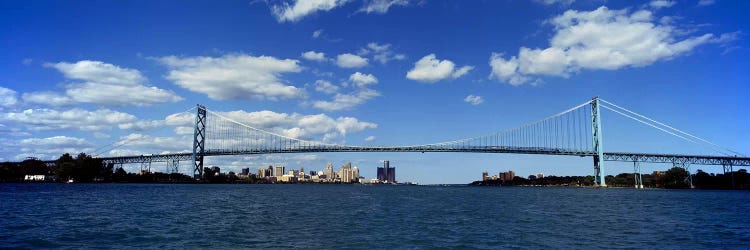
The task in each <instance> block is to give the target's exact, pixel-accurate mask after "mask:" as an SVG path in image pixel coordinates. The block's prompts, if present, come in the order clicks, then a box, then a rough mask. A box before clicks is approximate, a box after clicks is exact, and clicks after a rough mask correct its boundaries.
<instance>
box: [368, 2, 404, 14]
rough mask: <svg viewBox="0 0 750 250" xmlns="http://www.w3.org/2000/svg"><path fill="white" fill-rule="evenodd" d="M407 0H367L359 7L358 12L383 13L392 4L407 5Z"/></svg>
mask: <svg viewBox="0 0 750 250" xmlns="http://www.w3.org/2000/svg"><path fill="white" fill-rule="evenodd" d="M407 5H409V0H369V1H367V2H366V3H365V5H364V6H362V8H361V9H359V11H360V12H365V13H368V14H369V13H377V14H385V13H387V12H388V9H390V8H391V7H393V6H407Z"/></svg>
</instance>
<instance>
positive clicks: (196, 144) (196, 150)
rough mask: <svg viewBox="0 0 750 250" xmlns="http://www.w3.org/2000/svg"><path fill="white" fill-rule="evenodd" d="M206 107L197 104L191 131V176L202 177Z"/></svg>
mask: <svg viewBox="0 0 750 250" xmlns="http://www.w3.org/2000/svg"><path fill="white" fill-rule="evenodd" d="M205 146H206V107H204V106H203V105H200V104H198V112H197V113H196V114H195V130H194V131H193V167H194V169H193V177H194V178H195V179H202V178H203V154H204V153H205V149H206V147H205Z"/></svg>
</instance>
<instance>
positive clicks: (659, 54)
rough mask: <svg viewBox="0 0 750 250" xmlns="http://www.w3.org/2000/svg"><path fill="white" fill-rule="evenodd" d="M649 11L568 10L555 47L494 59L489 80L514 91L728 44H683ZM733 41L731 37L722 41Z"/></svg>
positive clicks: (706, 38)
mask: <svg viewBox="0 0 750 250" xmlns="http://www.w3.org/2000/svg"><path fill="white" fill-rule="evenodd" d="M653 19H654V18H653V16H652V13H651V12H650V11H647V10H640V11H635V12H632V13H631V12H630V11H629V10H609V9H607V7H603V6H602V7H599V8H598V9H596V10H593V11H575V10H569V11H566V12H565V13H564V14H562V15H560V16H557V17H555V18H552V19H551V20H549V23H550V24H552V25H553V26H554V29H555V31H556V33H555V35H554V36H553V37H552V39H551V40H550V47H549V48H545V49H530V48H526V47H521V48H520V49H519V53H518V56H511V57H510V58H507V59H506V58H505V57H504V56H503V55H502V54H499V53H493V54H492V55H491V56H490V61H489V64H490V66H491V67H492V73H491V74H490V79H498V80H500V81H503V82H508V83H510V84H513V85H520V84H523V83H526V82H529V81H538V80H539V79H535V78H534V77H533V76H534V75H547V76H560V77H568V76H569V75H570V74H572V73H576V72H578V71H580V70H581V69H595V70H596V69H603V70H615V69H619V68H623V67H639V66H646V65H650V64H652V63H654V62H657V61H660V60H669V59H671V58H674V57H675V56H678V55H681V54H684V53H688V52H690V51H691V50H692V49H693V48H695V47H696V46H698V45H702V44H706V43H721V42H726V41H724V39H721V37H719V38H717V37H715V36H714V35H713V34H704V35H701V36H697V37H690V38H685V39H678V37H676V35H675V34H674V33H675V29H674V28H673V27H672V26H669V25H667V24H661V25H660V24H657V23H655V22H654V20H653ZM723 37H725V38H727V39H726V40H731V39H729V38H730V36H723Z"/></svg>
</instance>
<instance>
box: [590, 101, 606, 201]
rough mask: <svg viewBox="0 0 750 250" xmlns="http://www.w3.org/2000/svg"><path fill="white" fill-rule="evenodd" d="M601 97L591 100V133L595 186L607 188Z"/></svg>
mask: <svg viewBox="0 0 750 250" xmlns="http://www.w3.org/2000/svg"><path fill="white" fill-rule="evenodd" d="M599 113H600V112H599V97H594V98H593V99H591V133H592V134H593V137H592V138H593V143H592V145H593V146H594V152H596V155H594V186H597V187H606V186H607V183H606V182H605V181H604V173H602V163H604V150H603V149H602V148H603V146H602V119H601V116H600V115H599Z"/></svg>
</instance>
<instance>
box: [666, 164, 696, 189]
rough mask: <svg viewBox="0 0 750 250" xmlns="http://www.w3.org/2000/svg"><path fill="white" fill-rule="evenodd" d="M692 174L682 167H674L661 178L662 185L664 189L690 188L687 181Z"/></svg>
mask: <svg viewBox="0 0 750 250" xmlns="http://www.w3.org/2000/svg"><path fill="white" fill-rule="evenodd" d="M689 175H690V173H688V172H687V171H686V170H685V169H683V168H680V167H673V168H670V169H669V170H667V172H664V176H662V178H661V182H662V185H664V188H689V187H690V186H689V185H688V183H687V182H686V181H685V180H686V179H687V178H688V176H689Z"/></svg>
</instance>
